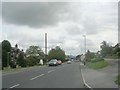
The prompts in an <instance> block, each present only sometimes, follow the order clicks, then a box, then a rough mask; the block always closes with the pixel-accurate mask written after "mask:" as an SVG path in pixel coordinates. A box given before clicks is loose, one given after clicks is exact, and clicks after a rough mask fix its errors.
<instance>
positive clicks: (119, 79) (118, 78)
mask: <svg viewBox="0 0 120 90" xmlns="http://www.w3.org/2000/svg"><path fill="white" fill-rule="evenodd" d="M115 83H116V84H118V85H120V74H119V75H118V76H117V80H116V81H115Z"/></svg>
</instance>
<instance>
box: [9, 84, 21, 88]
mask: <svg viewBox="0 0 120 90" xmlns="http://www.w3.org/2000/svg"><path fill="white" fill-rule="evenodd" d="M19 85H20V84H16V85H14V86H12V87H10V88H14V87H17V86H19Z"/></svg>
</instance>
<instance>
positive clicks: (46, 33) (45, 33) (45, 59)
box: [44, 33, 47, 61]
mask: <svg viewBox="0 0 120 90" xmlns="http://www.w3.org/2000/svg"><path fill="white" fill-rule="evenodd" d="M46 56H47V33H45V56H44V57H45V61H47V57H46Z"/></svg>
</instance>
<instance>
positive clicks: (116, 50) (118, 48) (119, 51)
mask: <svg viewBox="0 0 120 90" xmlns="http://www.w3.org/2000/svg"><path fill="white" fill-rule="evenodd" d="M113 55H115V56H117V57H118V58H120V46H119V44H117V45H115V47H113Z"/></svg>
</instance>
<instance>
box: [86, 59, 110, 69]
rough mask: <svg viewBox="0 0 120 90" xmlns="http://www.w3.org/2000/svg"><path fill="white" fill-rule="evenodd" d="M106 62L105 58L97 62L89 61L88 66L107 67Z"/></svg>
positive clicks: (94, 67) (95, 67)
mask: <svg viewBox="0 0 120 90" xmlns="http://www.w3.org/2000/svg"><path fill="white" fill-rule="evenodd" d="M107 66H108V63H107V62H106V61H105V60H100V61H97V62H89V63H88V67H90V68H92V69H102V68H104V67H107Z"/></svg>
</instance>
